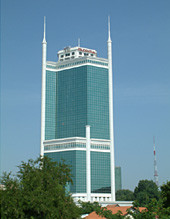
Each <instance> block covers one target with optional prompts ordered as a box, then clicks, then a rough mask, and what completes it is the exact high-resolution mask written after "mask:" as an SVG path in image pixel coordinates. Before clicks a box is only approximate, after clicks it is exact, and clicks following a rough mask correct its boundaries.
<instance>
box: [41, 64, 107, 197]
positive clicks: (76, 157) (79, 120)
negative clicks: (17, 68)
mask: <svg viewBox="0 0 170 219" xmlns="http://www.w3.org/2000/svg"><path fill="white" fill-rule="evenodd" d="M93 62H94V61H91V62H90V61H88V62H84V63H82V64H83V65H81V66H76V67H71V68H69V69H64V70H62V68H61V69H60V68H59V67H58V68H56V71H54V67H52V68H51V71H50V69H49V68H50V66H48V69H49V70H47V71H46V106H45V140H54V139H61V138H70V137H83V138H84V137H86V125H90V135H91V138H92V139H101V140H109V136H110V133H109V96H108V95H109V94H108V91H109V89H108V68H107V67H106V66H107V64H106V63H102V62H101V67H99V66H94V65H92V64H94V63H93ZM86 63H88V64H86ZM89 63H92V64H91V65H90V64H89ZM67 65H69V64H67ZM72 65H73V64H72ZM104 66H105V67H104ZM67 67H69V66H67ZM102 144H103V145H102ZM75 147H76V148H82V150H78V149H76V150H75V149H74V148H75ZM85 147H86V145H85V144H80V143H65V144H57V145H56V144H52V143H51V145H47V146H44V153H45V156H49V157H51V158H52V159H53V160H55V161H60V160H61V159H64V160H65V161H66V163H68V164H69V165H71V173H72V175H73V185H71V184H70V185H69V188H70V192H71V193H86V151H85ZM68 148H69V149H70V148H72V150H68V151H67V149H68ZM91 148H92V149H96V150H101V152H99V151H91V191H92V193H98V192H99V191H100V193H108V192H107V190H106V189H104V188H108V187H110V182H111V179H110V152H109V145H107V144H105V143H102V142H101V143H100V145H95V144H93V145H91ZM49 150H55V152H49ZM56 150H58V151H56ZM60 150H63V151H60ZM102 150H105V152H102ZM107 150H108V152H107Z"/></svg>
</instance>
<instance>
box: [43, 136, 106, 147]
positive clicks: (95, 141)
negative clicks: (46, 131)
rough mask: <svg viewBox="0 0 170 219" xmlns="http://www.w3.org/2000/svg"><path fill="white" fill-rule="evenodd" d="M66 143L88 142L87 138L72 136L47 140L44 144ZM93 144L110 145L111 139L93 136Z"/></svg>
mask: <svg viewBox="0 0 170 219" xmlns="http://www.w3.org/2000/svg"><path fill="white" fill-rule="evenodd" d="M66 143H84V144H86V138H83V137H71V138H59V139H52V140H45V141H44V146H46V145H49V144H66ZM91 144H106V145H110V140H108V139H96V138H91Z"/></svg>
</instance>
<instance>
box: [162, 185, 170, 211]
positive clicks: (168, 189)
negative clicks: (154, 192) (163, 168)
mask: <svg viewBox="0 0 170 219" xmlns="http://www.w3.org/2000/svg"><path fill="white" fill-rule="evenodd" d="M161 198H162V199H163V207H164V208H168V207H170V181H167V183H166V184H163V185H162V186H161Z"/></svg>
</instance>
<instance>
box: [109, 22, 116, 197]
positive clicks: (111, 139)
mask: <svg viewBox="0 0 170 219" xmlns="http://www.w3.org/2000/svg"><path fill="white" fill-rule="evenodd" d="M107 48H108V70H109V122H110V170H111V201H115V162H114V130H113V78H112V41H111V38H110V19H109V22H108V41H107Z"/></svg>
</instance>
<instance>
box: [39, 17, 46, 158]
mask: <svg viewBox="0 0 170 219" xmlns="http://www.w3.org/2000/svg"><path fill="white" fill-rule="evenodd" d="M46 56H47V42H46V39H45V17H44V38H43V41H42V87H41V151H40V155H41V156H43V155H44V145H43V142H44V140H45V90H46Z"/></svg>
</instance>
